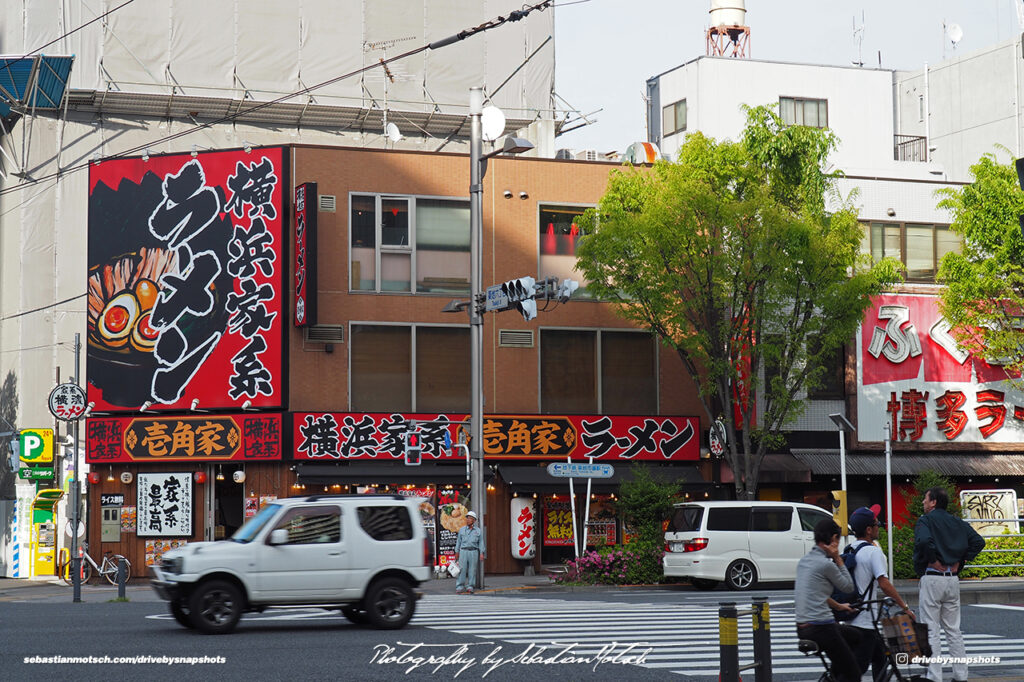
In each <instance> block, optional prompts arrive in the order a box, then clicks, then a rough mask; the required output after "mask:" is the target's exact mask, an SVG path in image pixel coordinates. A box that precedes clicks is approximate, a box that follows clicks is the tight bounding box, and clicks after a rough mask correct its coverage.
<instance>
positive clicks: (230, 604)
mask: <svg viewBox="0 0 1024 682" xmlns="http://www.w3.org/2000/svg"><path fill="white" fill-rule="evenodd" d="M189 611H190V614H189V615H190V617H191V619H192V624H193V625H195V626H196V628H198V629H199V630H202V631H203V632H205V633H207V634H209V635H222V634H225V633H228V632H231V631H232V630H234V629H235V625H237V624H238V619H239V618H241V617H242V594H241V592H239V591H238V588H237V587H235V586H234V585H232V584H231V583H229V582H227V581H225V580H211V581H209V582H205V583H202V584H201V585H199V586H198V587H196V588H195V590H193V592H192V596H191V598H190V599H189Z"/></svg>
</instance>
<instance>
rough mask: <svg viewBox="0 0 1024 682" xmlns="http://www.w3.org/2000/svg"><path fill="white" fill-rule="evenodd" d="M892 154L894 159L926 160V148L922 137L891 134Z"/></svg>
mask: <svg viewBox="0 0 1024 682" xmlns="http://www.w3.org/2000/svg"><path fill="white" fill-rule="evenodd" d="M892 137H893V156H892V158H893V159H895V160H896V161H927V160H928V149H927V146H926V145H927V142H926V139H927V138H924V137H920V136H918V135H893V136H892Z"/></svg>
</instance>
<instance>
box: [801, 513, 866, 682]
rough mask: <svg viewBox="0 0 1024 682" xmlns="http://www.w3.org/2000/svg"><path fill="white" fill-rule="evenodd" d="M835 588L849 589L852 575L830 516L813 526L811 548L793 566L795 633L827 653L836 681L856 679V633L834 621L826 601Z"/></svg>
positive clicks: (857, 669)
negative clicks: (845, 562)
mask: <svg viewBox="0 0 1024 682" xmlns="http://www.w3.org/2000/svg"><path fill="white" fill-rule="evenodd" d="M835 590H841V591H843V592H850V591H852V590H853V578H851V577H850V572H849V571H848V570H847V569H846V567H845V566H844V565H843V558H842V557H841V556H839V526H837V525H836V522H835V521H833V520H832V519H822V520H821V521H819V522H818V523H816V524H815V526H814V547H812V548H811V551H810V552H808V553H807V554H806V555H804V557H803V558H802V559H800V561H799V563H797V565H796V584H795V585H794V586H793V596H794V611H795V612H796V632H797V635H798V636H799V637H800V639H809V640H811V641H813V642H815V643H817V645H818V647H819V648H820V649H821V650H822V651H824V652H825V653H826V654H828V657H829V659H830V660H831V661H832V676H833V677H834V678H835V679H836V680H838V681H839V682H859V681H860V670H861V665H860V664H859V663H858V662H857V659H856V658H855V657H854V655H853V652H854V651H855V650H856V649H857V647H858V646H859V645H860V632H859V631H858V630H857V629H856V628H841V627H839V626H838V625H837V624H836V619H835V616H834V615H833V614H832V609H831V608H829V605H828V603H827V602H828V599H829V598H830V597H831V596H832V593H833V592H834V591H835Z"/></svg>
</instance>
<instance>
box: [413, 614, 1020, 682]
mask: <svg viewBox="0 0 1024 682" xmlns="http://www.w3.org/2000/svg"><path fill="white" fill-rule="evenodd" d="M718 601H723V600H721V599H718V600H716V601H715V602H714V603H710V602H704V603H700V602H698V603H688V602H675V603H673V602H666V601H658V602H654V601H652V602H650V603H639V604H638V603H626V602H619V601H594V600H565V599H554V598H552V599H547V598H545V599H535V598H527V597H500V598H493V597H490V598H489V597H485V596H476V597H454V596H445V595H429V596H426V597H424V598H423V599H422V600H421V601H420V603H419V605H418V607H417V611H416V616H415V618H414V619H413V621H412V625H418V626H423V627H428V628H434V629H439V630H445V631H448V632H453V633H458V634H463V635H471V636H474V637H479V638H482V639H485V640H493V641H500V642H505V643H508V644H510V645H521V646H523V647H524V648H525V647H529V646H530V645H533V646H534V647H535V648H536V647H548V650H549V651H554V650H556V649H557V648H559V647H564V646H566V645H568V644H573V645H574V646H573V648H572V653H573V654H574V655H578V656H586V655H595V654H597V653H598V652H600V651H601V650H602V648H604V647H608V646H609V645H612V644H617V645H618V646H619V647H620V648H621V647H623V646H626V645H630V644H637V645H638V646H637V647H635V648H634V649H633V651H634V653H636V652H640V651H647V653H646V655H645V656H643V658H642V663H641V665H643V667H645V668H649V669H652V670H661V671H666V672H672V673H677V674H679V675H683V676H686V677H689V678H693V679H695V680H696V679H708V680H717V679H718V674H719V644H718ZM736 601H737V602H738V604H737V605H738V608H739V609H740V610H743V609H745V608H747V606H749V605H745V604H744V603H743V602H742V601H740V600H739V599H737V600H736ZM770 618H771V633H772V636H771V642H772V647H771V648H772V666H771V667H772V674H773V676H775V678H776V679H780V680H816V679H817V678H818V676H819V675H820V674H821V672H822V666H821V662H820V660H819V659H818V658H817V657H816V656H805V655H804V654H802V653H800V652H799V650H798V649H797V639H798V638H797V636H796V624H795V621H794V616H793V609H792V600H791V599H788V600H787V599H782V600H779V601H778V602H775V601H772V602H770ZM739 633H740V646H739V660H740V665H743V664H746V663H750V662H752V661H753V657H754V655H753V646H752V643H753V636H752V633H751V625H750V618H749V617H747V618H743V617H741V618H740V620H739ZM964 640H965V643H966V648H967V654H968V655H969V656H991V657H999V658H1000V662H999V663H998V664H995V665H986V666H984V669H985V670H990V671H991V672H992V673H993V674H995V673H996V672H997V671H998V670H999V669H1000V668H1002V669H1004V674H1005V672H1007V671H1005V669H1007V668H1010V669H1013V670H1014V672H1017V673H1019V672H1020V671H1022V670H1024V639H1012V638H1007V637H1000V636H995V635H986V634H968V633H965V634H964ZM981 670H982V668H974V669H972V673H973V672H975V671H978V672H980V671H981ZM904 671H905V672H914V673H920V672H922V669H921V668H919V667H917V666H915V667H914V668H913V670H911V669H910V668H909V667H908V668H906V669H905V670H904ZM780 676H781V677H780ZM865 679H867V678H865Z"/></svg>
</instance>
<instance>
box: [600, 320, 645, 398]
mask: <svg viewBox="0 0 1024 682" xmlns="http://www.w3.org/2000/svg"><path fill="white" fill-rule="evenodd" d="M654 349H655V346H654V340H653V339H652V338H651V336H650V335H649V334H646V333H642V332H608V331H603V332H601V412H602V414H657V412H658V381H657V375H656V370H655V361H654Z"/></svg>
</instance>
